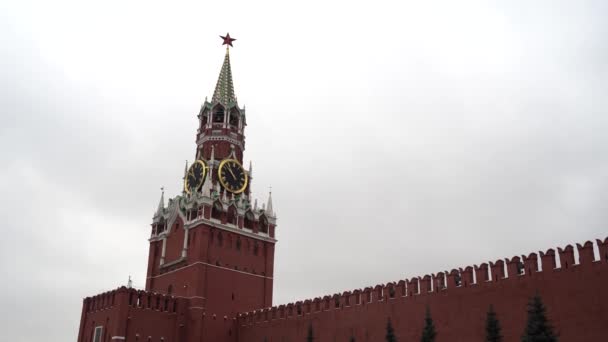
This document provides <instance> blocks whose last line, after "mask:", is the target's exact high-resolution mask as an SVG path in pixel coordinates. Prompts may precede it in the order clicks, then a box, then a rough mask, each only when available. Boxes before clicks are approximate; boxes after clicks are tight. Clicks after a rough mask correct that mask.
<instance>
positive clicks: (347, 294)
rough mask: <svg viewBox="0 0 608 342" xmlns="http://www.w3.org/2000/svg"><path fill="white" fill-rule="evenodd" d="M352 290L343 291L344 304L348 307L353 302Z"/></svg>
mask: <svg viewBox="0 0 608 342" xmlns="http://www.w3.org/2000/svg"><path fill="white" fill-rule="evenodd" d="M350 297H351V292H350V291H344V292H342V306H345V307H348V306H350V303H351V298H350Z"/></svg>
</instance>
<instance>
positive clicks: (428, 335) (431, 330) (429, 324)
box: [420, 306, 437, 342]
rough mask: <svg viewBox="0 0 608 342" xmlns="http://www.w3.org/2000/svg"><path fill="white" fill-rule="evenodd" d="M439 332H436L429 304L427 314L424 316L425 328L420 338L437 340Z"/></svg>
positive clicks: (432, 341) (424, 341) (424, 340)
mask: <svg viewBox="0 0 608 342" xmlns="http://www.w3.org/2000/svg"><path fill="white" fill-rule="evenodd" d="M436 335H437V333H436V332H435V324H433V319H432V318H431V310H430V309H429V307H428V306H427V308H426V314H425V317H424V328H423V329H422V337H421V338H420V341H421V342H435V336H436Z"/></svg>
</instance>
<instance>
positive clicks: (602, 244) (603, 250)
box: [595, 237, 608, 262]
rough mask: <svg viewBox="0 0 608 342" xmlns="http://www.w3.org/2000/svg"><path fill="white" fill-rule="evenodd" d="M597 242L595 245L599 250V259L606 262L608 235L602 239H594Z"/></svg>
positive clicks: (607, 260) (607, 259)
mask: <svg viewBox="0 0 608 342" xmlns="http://www.w3.org/2000/svg"><path fill="white" fill-rule="evenodd" d="M595 242H596V243H597V247H598V250H599V255H600V259H599V260H600V261H601V262H608V237H607V238H605V239H604V241H602V240H600V239H597V240H595Z"/></svg>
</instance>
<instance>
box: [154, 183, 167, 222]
mask: <svg viewBox="0 0 608 342" xmlns="http://www.w3.org/2000/svg"><path fill="white" fill-rule="evenodd" d="M160 191H161V194H160V201H159V202H158V208H156V213H154V217H159V216H160V215H162V214H163V210H164V209H165V187H161V188H160Z"/></svg>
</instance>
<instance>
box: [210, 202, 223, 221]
mask: <svg viewBox="0 0 608 342" xmlns="http://www.w3.org/2000/svg"><path fill="white" fill-rule="evenodd" d="M223 209H224V208H223V207H222V205H221V204H220V202H215V203H213V208H212V209H211V218H214V219H216V220H221V219H222V211H223Z"/></svg>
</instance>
